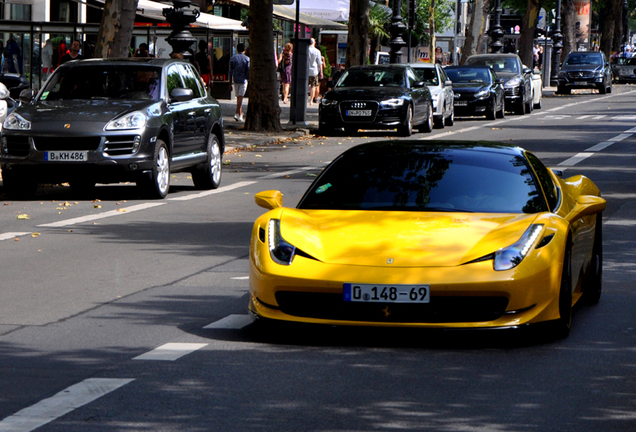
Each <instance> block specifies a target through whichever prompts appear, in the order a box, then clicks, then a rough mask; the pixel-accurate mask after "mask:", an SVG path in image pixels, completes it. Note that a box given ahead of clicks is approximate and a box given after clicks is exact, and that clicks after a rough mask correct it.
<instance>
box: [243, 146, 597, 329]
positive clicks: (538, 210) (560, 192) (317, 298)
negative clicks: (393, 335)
mask: <svg viewBox="0 0 636 432" xmlns="http://www.w3.org/2000/svg"><path fill="white" fill-rule="evenodd" d="M255 200H256V203H257V204H258V205H259V206H261V207H263V208H265V209H267V210H269V211H268V212H267V213H264V214H263V215H261V216H259V217H258V218H257V219H256V221H255V223H254V226H253V229H252V240H251V242H250V245H251V246H250V295H249V304H248V310H249V312H250V313H251V314H252V315H253V316H255V317H256V318H257V319H259V320H262V321H268V320H270V321H279V322H300V323H313V324H324V325H355V326H374V327H377V326H386V327H402V328H455V329H459V328H464V329H477V328H491V329H498V328H499V329H500V328H506V327H508V328H518V327H520V326H527V325H531V324H536V323H544V325H545V326H546V327H545V328H547V329H549V330H548V331H547V332H546V333H547V335H548V337H550V338H553V337H566V336H567V335H568V332H569V330H570V325H571V322H572V319H571V318H572V307H573V306H574V305H575V304H576V303H578V302H579V301H580V302H584V301H585V302H589V303H592V304H593V303H597V302H598V301H599V299H600V296H601V274H602V249H603V239H602V225H601V221H602V217H601V216H602V211H603V210H604V208H605V206H606V202H605V200H604V199H603V198H601V197H600V191H599V188H598V187H597V186H596V185H595V184H594V183H593V182H592V181H591V180H590V179H588V178H586V177H584V176H581V175H574V176H573V177H570V178H568V179H561V178H559V177H558V176H557V175H556V174H555V173H554V172H553V171H551V170H550V169H548V168H546V167H545V165H543V163H541V161H540V160H539V159H538V158H537V157H535V156H534V155H533V154H531V153H530V152H527V151H526V150H524V149H522V148H519V147H514V146H506V145H503V144H497V143H483V142H474V141H452V140H451V141H448V140H438V141H426V142H423V141H400V140H393V141H376V142H372V143H367V144H362V145H359V146H356V147H353V148H351V149H349V150H347V151H346V152H344V153H343V154H341V155H340V156H338V157H337V158H336V159H335V160H334V161H333V162H332V163H331V164H330V165H329V166H327V167H326V168H325V169H324V170H323V172H322V173H321V174H320V175H319V176H318V177H317V178H316V180H314V182H313V183H312V184H311V186H309V188H308V190H307V192H306V193H305V194H304V195H303V197H302V198H301V200H300V202H299V203H298V205H297V207H295V208H293V207H285V206H284V205H283V196H282V194H281V193H280V192H279V191H273V190H270V191H265V192H261V193H258V194H256V196H255Z"/></svg>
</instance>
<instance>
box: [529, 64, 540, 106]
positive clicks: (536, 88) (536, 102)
mask: <svg viewBox="0 0 636 432" xmlns="http://www.w3.org/2000/svg"><path fill="white" fill-rule="evenodd" d="M535 70H536V72H535V71H532V74H531V75H530V77H531V78H532V81H531V84H532V106H533V108H534V109H541V107H542V102H541V99H543V78H542V77H541V73H540V72H539V69H535Z"/></svg>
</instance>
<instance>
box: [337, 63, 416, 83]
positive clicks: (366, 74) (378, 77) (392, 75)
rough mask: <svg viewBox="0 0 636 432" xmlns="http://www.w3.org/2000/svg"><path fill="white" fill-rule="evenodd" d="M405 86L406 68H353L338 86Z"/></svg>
mask: <svg viewBox="0 0 636 432" xmlns="http://www.w3.org/2000/svg"><path fill="white" fill-rule="evenodd" d="M385 86H386V87H405V86H406V80H405V78H404V69H397V68H396V69H389V68H382V69H351V70H348V71H347V72H345V74H344V75H343V76H342V78H340V81H338V84H337V85H336V87H385Z"/></svg>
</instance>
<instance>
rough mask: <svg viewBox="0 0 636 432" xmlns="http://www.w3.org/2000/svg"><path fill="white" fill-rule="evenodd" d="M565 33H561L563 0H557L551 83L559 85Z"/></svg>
mask: <svg viewBox="0 0 636 432" xmlns="http://www.w3.org/2000/svg"><path fill="white" fill-rule="evenodd" d="M562 42H563V33H561V0H557V4H556V16H555V17H554V30H553V31H552V67H551V68H550V85H551V86H552V87H556V86H558V85H559V79H558V77H559V70H560V69H561V50H562V49H563V43H562Z"/></svg>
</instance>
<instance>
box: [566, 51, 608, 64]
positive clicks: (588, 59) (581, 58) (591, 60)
mask: <svg viewBox="0 0 636 432" xmlns="http://www.w3.org/2000/svg"><path fill="white" fill-rule="evenodd" d="M601 63H602V62H601V56H600V55H598V54H581V53H575V54H570V55H568V58H567V59H565V64H566V66H572V65H600V64H601Z"/></svg>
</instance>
